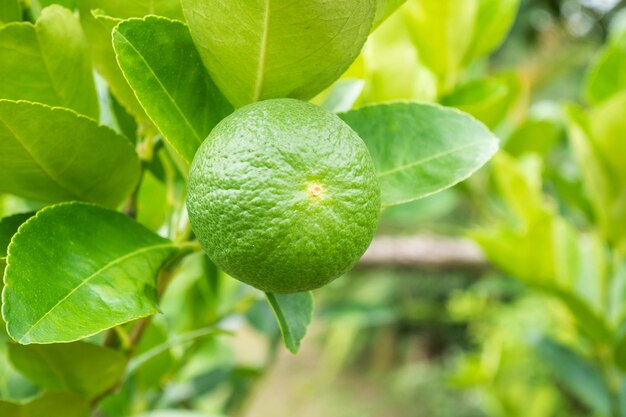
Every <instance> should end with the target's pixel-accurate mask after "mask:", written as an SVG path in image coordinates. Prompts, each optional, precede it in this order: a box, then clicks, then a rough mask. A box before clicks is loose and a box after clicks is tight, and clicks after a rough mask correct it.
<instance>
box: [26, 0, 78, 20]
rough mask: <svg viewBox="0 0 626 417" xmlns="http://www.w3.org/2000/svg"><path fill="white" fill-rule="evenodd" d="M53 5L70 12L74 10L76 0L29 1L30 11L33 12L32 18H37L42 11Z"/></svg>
mask: <svg viewBox="0 0 626 417" xmlns="http://www.w3.org/2000/svg"><path fill="white" fill-rule="evenodd" d="M53 4H58V5H60V6H63V7H65V8H66V9H70V10H74V9H75V8H76V0H30V9H31V10H32V12H33V16H35V17H38V16H39V15H40V14H41V11H42V10H43V9H45V8H46V7H48V6H51V5H53Z"/></svg>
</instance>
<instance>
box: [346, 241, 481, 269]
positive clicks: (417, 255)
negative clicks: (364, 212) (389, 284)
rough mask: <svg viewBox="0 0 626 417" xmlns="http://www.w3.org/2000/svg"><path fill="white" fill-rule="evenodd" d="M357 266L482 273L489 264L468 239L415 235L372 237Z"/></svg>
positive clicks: (474, 244) (476, 246) (478, 248)
mask: <svg viewBox="0 0 626 417" xmlns="http://www.w3.org/2000/svg"><path fill="white" fill-rule="evenodd" d="M358 267H360V268H374V267H399V268H407V269H437V270H463V269H471V270H484V269H488V268H490V265H489V262H488V261H487V259H486V257H485V255H484V254H483V252H482V250H481V249H480V247H478V245H477V244H476V243H474V242H472V241H471V240H469V239H464V238H456V237H444V236H435V235H417V236H406V237H391V236H380V237H377V238H375V239H374V241H373V242H372V244H371V246H370V247H369V249H368V250H367V252H365V255H363V257H362V258H361V260H360V261H359V264H358Z"/></svg>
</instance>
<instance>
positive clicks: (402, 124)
mask: <svg viewBox="0 0 626 417" xmlns="http://www.w3.org/2000/svg"><path fill="white" fill-rule="evenodd" d="M339 117H341V118H342V119H343V120H344V121H346V122H347V123H348V124H349V125H350V127H352V128H353V129H354V130H355V131H356V132H357V133H358V134H359V136H361V138H362V139H363V140H364V141H365V144H366V145H367V147H368V149H369V151H370V154H371V155H372V158H373V160H374V165H375V166H376V169H377V170H378V179H379V181H380V186H381V189H382V203H383V206H393V205H397V204H402V203H407V202H409V201H413V200H417V199H420V198H423V197H426V196H428V195H431V194H434V193H436V192H438V191H441V190H443V189H446V188H448V187H451V186H453V185H455V184H457V183H459V182H460V181H463V180H464V179H466V178H468V177H469V176H470V175H471V174H472V173H474V172H475V171H476V170H477V169H479V168H480V167H481V166H483V165H484V164H485V163H486V162H487V161H488V160H489V159H490V158H491V157H492V156H493V154H494V153H495V152H496V151H497V149H498V139H497V138H496V137H495V136H494V135H493V134H492V133H491V132H490V131H489V130H488V129H487V128H486V127H485V126H484V125H483V124H481V123H480V122H478V121H477V120H476V119H473V118H472V117H470V116H468V115H466V114H464V113H462V112H460V111H457V110H454V109H449V108H445V107H441V106H437V105H432V104H424V103H409V102H407V103H393V104H381V105H375V106H368V107H363V108H361V109H357V110H353V111H351V112H348V113H341V114H339Z"/></svg>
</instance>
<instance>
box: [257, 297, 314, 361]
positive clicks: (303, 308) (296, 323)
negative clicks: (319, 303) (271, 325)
mask: <svg viewBox="0 0 626 417" xmlns="http://www.w3.org/2000/svg"><path fill="white" fill-rule="evenodd" d="M266 297H267V300H268V302H269V303H270V306H271V307H272V310H273V311H274V315H275V316H276V320H278V325H279V326H280V332H281V333H282V335H283V342H284V343H285V346H286V347H287V349H289V351H290V352H291V353H297V352H298V349H300V342H301V341H302V338H304V336H305V335H306V330H307V327H308V325H309V324H310V323H311V320H312V318H313V295H312V294H311V293H310V292H300V293H294V294H272V293H266Z"/></svg>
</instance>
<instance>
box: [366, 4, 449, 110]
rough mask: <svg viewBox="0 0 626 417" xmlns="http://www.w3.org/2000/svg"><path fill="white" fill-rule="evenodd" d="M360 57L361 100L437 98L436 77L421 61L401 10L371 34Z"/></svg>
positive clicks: (385, 100) (383, 100)
mask: <svg viewBox="0 0 626 417" xmlns="http://www.w3.org/2000/svg"><path fill="white" fill-rule="evenodd" d="M361 56H362V60H363V72H364V74H363V75H362V77H363V78H365V79H366V83H365V90H364V92H363V101H364V103H380V102H387V101H395V100H423V101H434V100H435V99H436V98H437V78H436V77H435V75H434V74H433V73H432V72H431V71H430V70H429V69H427V68H426V67H425V66H424V65H423V63H422V62H421V61H420V59H419V56H418V53H417V51H416V50H415V47H414V46H413V43H412V42H411V38H410V36H409V30H408V28H407V24H406V22H405V19H404V16H403V15H402V14H401V13H396V14H394V15H392V16H391V17H389V19H387V20H386V21H385V22H384V23H383V24H382V25H381V26H380V27H379V28H378V29H377V30H376V31H375V32H374V33H372V34H371V35H370V37H369V39H368V41H367V43H366V44H365V47H364V48H363V53H362V55H361Z"/></svg>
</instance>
